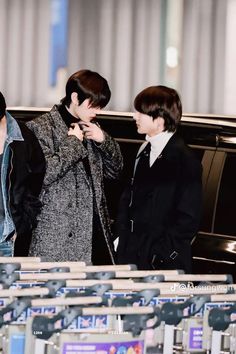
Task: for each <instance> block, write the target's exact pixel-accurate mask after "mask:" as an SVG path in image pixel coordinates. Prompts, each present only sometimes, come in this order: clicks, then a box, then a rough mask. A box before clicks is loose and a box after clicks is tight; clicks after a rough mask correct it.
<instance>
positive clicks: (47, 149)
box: [27, 106, 123, 264]
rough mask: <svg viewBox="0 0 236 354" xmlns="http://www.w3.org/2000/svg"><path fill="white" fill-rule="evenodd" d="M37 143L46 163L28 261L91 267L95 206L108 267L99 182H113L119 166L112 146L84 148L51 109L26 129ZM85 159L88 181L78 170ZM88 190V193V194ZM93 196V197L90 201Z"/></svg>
mask: <svg viewBox="0 0 236 354" xmlns="http://www.w3.org/2000/svg"><path fill="white" fill-rule="evenodd" d="M27 126H28V127H29V128H30V129H31V130H32V131H33V132H34V134H35V135H36V137H37V138H38V140H39V143H40V145H41V147H42V150H43V152H44V155H45V159H46V174H45V178H44V183H43V188H42V191H41V195H40V199H41V202H42V204H43V207H42V210H41V213H40V215H39V216H38V220H37V221H38V223H37V227H36V229H35V230H34V232H33V237H32V242H31V246H30V252H29V255H30V256H41V257H45V258H46V259H47V260H50V261H84V262H86V263H87V264H90V263H91V252H92V249H91V248H92V225H93V203H96V206H97V210H98V214H99V218H100V221H101V226H102V230H103V234H104V237H105V240H106V243H107V246H108V249H109V253H110V255H111V259H112V262H113V263H114V254H113V247H112V241H111V239H112V237H111V230H110V221H109V215H108V210H107V205H106V198H105V194H104V185H103V183H104V178H108V179H115V178H117V177H118V176H119V174H120V171H121V169H122V166H123V160H122V155H121V152H120V148H119V145H118V144H117V142H116V141H115V140H114V139H113V138H111V137H110V136H109V135H108V134H106V133H105V140H104V142H103V143H102V144H99V145H97V144H96V143H95V142H93V141H89V140H88V143H87V147H86V148H85V147H84V145H83V144H82V143H81V142H80V141H79V140H78V139H77V138H76V137H75V136H68V135H67V133H68V128H67V126H66V124H65V123H64V121H63V120H62V118H61V116H60V114H59V112H58V108H57V106H54V107H53V108H52V110H51V111H50V112H49V113H46V114H44V115H42V116H41V117H38V118H36V119H34V120H33V121H30V122H28V123H27ZM85 157H88V161H89V165H90V170H91V175H90V176H88V175H87V174H86V171H85V169H84V165H83V161H82V160H83V159H84V158H85ZM92 185H93V188H92ZM93 194H94V195H93Z"/></svg>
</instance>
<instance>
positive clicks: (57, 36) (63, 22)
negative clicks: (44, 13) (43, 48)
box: [49, 0, 68, 86]
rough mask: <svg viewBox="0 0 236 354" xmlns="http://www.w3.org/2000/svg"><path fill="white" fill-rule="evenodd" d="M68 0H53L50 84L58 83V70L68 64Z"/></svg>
mask: <svg viewBox="0 0 236 354" xmlns="http://www.w3.org/2000/svg"><path fill="white" fill-rule="evenodd" d="M67 25H68V0H51V36H50V70H49V73H50V86H55V85H56V78H57V71H58V69H59V68H63V67H66V66H67Z"/></svg>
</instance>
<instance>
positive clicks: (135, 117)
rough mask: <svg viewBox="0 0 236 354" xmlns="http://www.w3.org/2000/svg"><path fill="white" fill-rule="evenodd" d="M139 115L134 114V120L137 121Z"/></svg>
mask: <svg viewBox="0 0 236 354" xmlns="http://www.w3.org/2000/svg"><path fill="white" fill-rule="evenodd" d="M137 118H138V117H137V113H134V115H133V119H134V120H135V121H136V120H137Z"/></svg>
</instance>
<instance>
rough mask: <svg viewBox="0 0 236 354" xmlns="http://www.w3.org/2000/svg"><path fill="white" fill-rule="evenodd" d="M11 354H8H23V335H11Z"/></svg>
mask: <svg viewBox="0 0 236 354" xmlns="http://www.w3.org/2000/svg"><path fill="white" fill-rule="evenodd" d="M10 345H11V352H10V354H24V352H25V335H24V334H23V333H17V334H13V335H11V338H10Z"/></svg>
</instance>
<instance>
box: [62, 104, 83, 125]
mask: <svg viewBox="0 0 236 354" xmlns="http://www.w3.org/2000/svg"><path fill="white" fill-rule="evenodd" d="M58 111H59V113H60V115H61V117H62V119H63V121H64V122H65V123H66V125H67V127H68V128H70V126H71V124H72V123H78V122H79V121H80V119H78V118H76V117H74V116H73V115H72V114H71V113H70V112H69V111H68V109H67V108H66V106H64V104H61V105H60V106H58Z"/></svg>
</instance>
